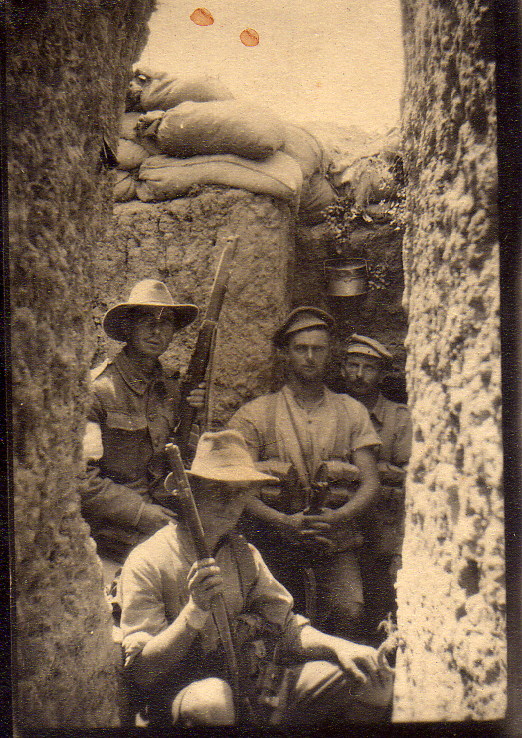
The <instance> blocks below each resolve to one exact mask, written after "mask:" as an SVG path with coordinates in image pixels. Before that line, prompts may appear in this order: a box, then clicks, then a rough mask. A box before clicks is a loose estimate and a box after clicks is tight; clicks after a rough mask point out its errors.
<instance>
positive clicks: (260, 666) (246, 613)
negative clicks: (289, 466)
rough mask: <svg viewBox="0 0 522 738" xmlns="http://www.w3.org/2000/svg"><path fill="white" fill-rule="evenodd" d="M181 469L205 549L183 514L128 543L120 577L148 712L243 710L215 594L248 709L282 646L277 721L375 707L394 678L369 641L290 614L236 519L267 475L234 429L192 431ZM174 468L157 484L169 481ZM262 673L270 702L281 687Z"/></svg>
mask: <svg viewBox="0 0 522 738" xmlns="http://www.w3.org/2000/svg"><path fill="white" fill-rule="evenodd" d="M188 474H189V475H190V477H191V487H192V490H193V494H194V499H195V502H196V504H197V507H198V512H199V516H200V519H201V524H202V527H203V531H204V533H205V539H206V543H207V545H208V548H209V550H210V551H211V552H212V558H209V559H198V558H197V553H196V548H195V546H194V542H193V540H192V536H191V533H190V529H189V527H188V526H187V524H186V522H185V521H184V520H183V518H182V517H181V518H180V520H179V521H176V522H174V523H173V524H171V525H168V526H165V527H164V528H162V529H161V530H159V531H158V532H157V533H155V534H154V535H153V536H152V537H151V538H150V539H149V540H148V541H147V542H146V543H145V544H141V545H138V546H137V547H136V548H135V549H134V550H133V551H132V552H131V553H130V555H129V557H128V558H127V560H126V562H125V564H124V566H123V570H122V574H121V579H120V583H119V598H120V602H121V608H122V614H121V628H122V647H123V651H124V656H125V670H126V673H127V674H128V675H129V677H130V678H131V679H132V680H133V682H134V684H135V685H136V686H137V687H138V689H139V691H140V694H141V696H142V697H143V699H144V701H145V703H146V705H147V708H148V709H147V712H146V714H147V715H148V720H149V721H150V723H151V724H153V725H156V726H157V727H160V726H162V727H168V726H169V725H172V724H173V723H174V724H176V725H178V726H179V725H184V726H194V725H233V724H236V723H238V722H239V721H240V720H241V715H237V714H236V712H235V704H234V699H233V694H232V691H231V687H230V675H229V674H228V673H227V669H226V665H225V662H224V658H223V651H222V649H221V647H220V643H219V636H218V629H217V625H218V621H217V619H216V621H215V620H214V617H213V615H212V613H211V604H212V600H213V599H214V598H215V597H216V595H218V594H222V596H223V598H224V600H225V603H226V609H227V612H228V614H229V617H230V622H231V630H232V632H233V633H234V634H235V643H236V648H237V653H236V655H237V659H238V662H239V664H240V668H239V679H240V682H241V689H242V692H243V694H244V695H247V696H248V697H249V699H250V702H251V704H252V707H253V709H254V711H255V714H256V715H257V718H258V719H260V720H262V719H263V718H265V720H266V717H267V715H266V705H265V702H266V701H267V700H263V699H262V696H263V684H264V683H265V680H263V679H262V675H263V673H265V671H266V673H268V674H270V673H272V671H273V669H271V668H270V667H271V666H273V664H274V663H275V661H277V653H284V663H285V664H286V665H287V666H288V667H289V670H291V671H292V673H293V679H291V680H289V682H288V685H289V686H288V691H287V693H286V699H285V698H283V697H281V699H282V707H281V713H282V714H281V716H280V721H281V722H282V723H283V724H284V725H296V724H301V725H314V724H315V725H318V724H319V725H325V724H328V725H336V724H339V723H346V722H368V721H373V720H378V719H379V718H382V716H383V714H384V710H385V709H386V706H387V704H388V703H389V700H390V698H391V690H392V684H393V679H392V674H391V671H390V669H389V667H388V666H387V664H386V662H385V660H384V659H381V658H380V657H379V654H378V652H377V651H376V650H375V649H374V648H371V647H370V646H364V645H359V644H356V643H352V642H349V641H346V640H344V639H341V638H335V637H332V636H329V635H327V634H325V633H321V632H320V631H318V630H316V629H315V628H313V627H312V626H311V625H310V623H309V622H308V621H307V620H306V618H304V617H303V616H301V615H296V614H294V612H293V609H292V605H293V603H292V597H291V596H290V594H289V592H288V591H287V590H286V589H285V588H284V587H283V586H282V585H281V584H280V583H279V582H278V581H277V580H276V579H275V578H274V577H273V576H272V574H271V572H270V571H269V569H268V568H267V566H266V564H265V562H264V561H263V559H262V557H261V556H260V554H259V552H258V551H257V550H256V549H255V548H254V546H252V545H250V544H248V543H247V541H246V540H245V539H244V538H243V536H241V535H239V534H238V533H237V532H236V531H235V530H234V527H235V525H236V523H237V521H238V519H239V517H240V515H241V512H242V510H243V508H244V506H245V504H246V502H247V501H248V499H250V498H251V497H252V496H253V495H254V493H255V488H256V486H259V485H260V484H263V483H266V482H270V481H276V480H274V479H273V478H272V477H270V476H269V475H267V474H265V473H263V472H260V471H258V470H257V469H256V468H255V466H254V462H253V460H252V458H251V456H250V454H249V452H248V449H247V446H246V443H245V441H244V439H243V438H242V436H241V434H239V433H238V432H237V431H233V430H225V431H218V432H215V433H204V434H202V436H201V438H200V439H199V443H198V447H197V450H196V456H195V458H194V461H193V463H192V467H191V469H190V472H188ZM172 476H173V475H171V476H169V477H167V480H166V487H167V489H172V488H174V487H175V485H176V479H172ZM239 644H241V646H239ZM274 649H277V651H275V650H274ZM272 659H274V660H272ZM309 659H315V660H309ZM243 664H244V665H245V667H246V668H242V665H243ZM270 684H271V689H270V691H269V697H268V700H269V701H270V702H273V700H274V698H275V697H276V696H277V695H278V692H277V691H276V692H274V689H278V688H279V687H278V686H277V685H276V684H274V683H273V682H271V683H270ZM265 696H266V695H265Z"/></svg>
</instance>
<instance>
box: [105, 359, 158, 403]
mask: <svg viewBox="0 0 522 738" xmlns="http://www.w3.org/2000/svg"><path fill="white" fill-rule="evenodd" d="M113 363H114V366H115V367H116V369H117V370H118V372H119V373H120V374H121V376H122V378H123V381H124V382H125V384H126V385H127V386H128V387H129V389H131V390H132V391H133V392H135V393H136V394H137V395H144V394H145V392H146V391H147V389H148V388H149V387H150V386H151V384H152V383H153V382H162V383H163V380H164V378H165V377H164V374H163V367H162V366H161V364H160V362H159V361H157V362H156V364H155V366H154V368H153V370H152V372H150V374H149V373H146V372H144V371H143V369H142V368H141V367H140V366H139V365H138V364H137V363H136V362H135V361H133V360H132V359H131V358H130V357H129V356H128V355H127V353H126V352H125V350H123V351H120V353H119V354H118V356H116V358H115V359H114V362H113Z"/></svg>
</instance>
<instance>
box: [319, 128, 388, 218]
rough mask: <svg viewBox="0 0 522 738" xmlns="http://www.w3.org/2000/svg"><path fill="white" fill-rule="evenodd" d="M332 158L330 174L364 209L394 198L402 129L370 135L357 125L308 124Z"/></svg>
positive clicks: (338, 188)
mask: <svg viewBox="0 0 522 738" xmlns="http://www.w3.org/2000/svg"><path fill="white" fill-rule="evenodd" d="M307 128H310V130H311V131H312V132H313V133H314V135H315V136H316V137H317V138H319V140H320V141H321V143H322V144H323V147H324V148H325V151H326V156H327V158H328V160H329V163H328V170H327V177H328V179H329V181H330V182H331V183H332V185H333V186H334V187H335V189H336V191H337V192H338V193H339V195H340V196H341V197H343V198H346V199H348V200H351V201H352V202H353V204H354V205H355V206H356V207H358V208H359V209H361V210H364V209H365V208H366V207H367V206H368V205H372V204H375V203H381V202H383V201H387V200H390V199H393V198H394V197H395V195H396V194H397V190H398V187H399V185H400V181H399V179H400V178H399V177H398V174H399V172H400V164H401V148H400V132H399V130H398V128H392V129H391V130H390V131H388V132H387V133H386V134H385V135H383V134H369V133H367V132H365V131H363V130H362V129H360V128H358V127H357V126H348V127H346V128H345V127H342V126H338V125H335V124H324V123H323V124H319V123H315V124H313V123H312V124H307Z"/></svg>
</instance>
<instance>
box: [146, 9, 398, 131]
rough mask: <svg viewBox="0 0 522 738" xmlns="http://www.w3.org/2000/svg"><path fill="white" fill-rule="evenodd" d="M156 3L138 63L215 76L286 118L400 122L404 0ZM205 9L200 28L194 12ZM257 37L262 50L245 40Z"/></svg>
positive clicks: (369, 124)
mask: <svg viewBox="0 0 522 738" xmlns="http://www.w3.org/2000/svg"><path fill="white" fill-rule="evenodd" d="M200 3H202V4H198V0H192V1H190V0H158V6H157V7H158V9H157V11H156V12H155V13H154V14H153V15H152V18H151V21H150V35H149V41H148V44H147V46H146V48H145V50H144V52H143V54H142V56H141V59H140V63H142V64H146V65H148V66H153V67H158V68H160V69H163V70H165V71H169V72H171V73H172V74H174V75H175V76H183V77H185V76H194V75H202V74H209V75H212V76H218V77H219V78H220V79H221V81H222V82H224V83H225V84H226V85H227V86H228V87H229V88H230V89H231V91H232V92H233V93H234V95H235V96H236V97H237V98H241V99H246V100H251V101H252V102H256V103H257V104H260V105H266V106H267V107H269V108H271V109H272V110H273V111H274V112H275V113H277V114H278V115H280V116H281V117H283V118H284V119H285V120H289V121H294V122H300V121H301V122H306V121H320V122H328V123H337V124H339V125H343V126H348V125H352V124H355V125H357V126H360V127H362V128H364V129H365V130H367V131H386V130H388V129H389V128H391V127H392V126H394V125H396V124H397V122H398V119H399V98H400V94H401V87H402V73H403V50H402V41H401V35H400V9H399V0H344V2H339V1H338V0H257V2H252V0H250V2H248V1H247V0H200ZM201 7H203V8H205V9H207V10H208V11H209V12H210V14H211V16H212V17H213V19H214V23H213V24H212V25H209V26H198V25H196V24H195V23H194V22H193V21H192V20H191V19H190V15H191V14H192V12H193V11H194V10H195V9H196V8H201ZM246 28H251V29H254V30H255V31H257V33H258V35H259V44H258V45H257V46H253V47H252V46H245V45H244V44H243V43H242V42H241V40H240V34H241V32H242V31H243V30H245V29H246Z"/></svg>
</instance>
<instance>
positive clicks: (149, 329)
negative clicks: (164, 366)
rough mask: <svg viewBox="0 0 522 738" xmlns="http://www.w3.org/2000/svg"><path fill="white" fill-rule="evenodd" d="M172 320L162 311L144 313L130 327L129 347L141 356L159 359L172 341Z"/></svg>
mask: <svg viewBox="0 0 522 738" xmlns="http://www.w3.org/2000/svg"><path fill="white" fill-rule="evenodd" d="M173 335H174V324H173V322H172V318H171V317H170V316H169V315H168V314H167V315H165V313H163V314H162V312H161V310H150V311H149V310H147V311H143V312H142V313H140V314H139V315H137V316H136V318H135V319H134V320H133V321H132V323H131V324H130V326H129V338H128V341H127V343H128V345H129V346H130V347H131V348H132V349H133V350H134V351H135V352H136V353H137V354H139V355H140V356H145V357H147V358H149V359H157V358H158V356H160V355H161V354H162V353H163V352H164V351H166V349H167V348H168V345H169V343H170V342H171V341H172V336H173Z"/></svg>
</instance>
